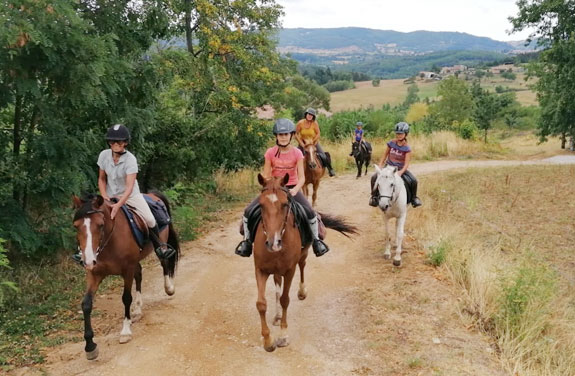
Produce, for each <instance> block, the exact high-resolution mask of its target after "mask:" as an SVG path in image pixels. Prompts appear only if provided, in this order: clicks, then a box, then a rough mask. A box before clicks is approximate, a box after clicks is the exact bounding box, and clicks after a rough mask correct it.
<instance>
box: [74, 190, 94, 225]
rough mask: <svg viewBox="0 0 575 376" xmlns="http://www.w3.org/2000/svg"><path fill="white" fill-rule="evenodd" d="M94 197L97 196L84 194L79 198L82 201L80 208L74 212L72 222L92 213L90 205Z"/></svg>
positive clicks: (91, 205) (92, 208)
mask: <svg viewBox="0 0 575 376" xmlns="http://www.w3.org/2000/svg"><path fill="white" fill-rule="evenodd" d="M96 197H98V196H97V195H95V194H93V193H84V194H83V195H82V197H81V198H80V201H82V206H80V207H79V208H78V210H76V213H75V214H74V221H77V220H78V219H81V218H84V217H86V216H87V215H88V214H90V212H93V211H94V206H93V204H92V203H93V202H94V199H95V198H96Z"/></svg>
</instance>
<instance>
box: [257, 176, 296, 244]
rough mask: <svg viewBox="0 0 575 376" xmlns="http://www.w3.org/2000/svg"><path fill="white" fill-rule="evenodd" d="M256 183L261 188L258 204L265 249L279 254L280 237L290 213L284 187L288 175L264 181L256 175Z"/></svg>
mask: <svg viewBox="0 0 575 376" xmlns="http://www.w3.org/2000/svg"><path fill="white" fill-rule="evenodd" d="M258 181H259V183H260V184H261V186H262V191H261V194H260V197H259V203H260V205H261V209H262V220H261V224H262V230H263V233H264V236H265V237H266V248H267V250H268V251H270V252H279V251H281V250H282V237H283V235H284V232H285V230H286V226H287V221H288V216H289V213H290V204H289V199H288V195H289V192H288V189H287V188H286V187H285V185H286V184H287V182H288V181H289V175H288V174H285V175H284V176H283V178H279V177H275V178H271V179H268V180H266V179H264V177H263V176H262V175H261V174H258Z"/></svg>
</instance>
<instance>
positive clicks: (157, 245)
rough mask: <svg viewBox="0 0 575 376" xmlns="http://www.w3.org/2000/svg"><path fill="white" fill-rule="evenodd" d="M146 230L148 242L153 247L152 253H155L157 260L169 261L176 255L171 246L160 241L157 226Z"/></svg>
mask: <svg viewBox="0 0 575 376" xmlns="http://www.w3.org/2000/svg"><path fill="white" fill-rule="evenodd" d="M148 230H149V237H150V240H151V242H152V244H153V245H154V252H156V255H157V256H158V258H159V259H169V258H170V257H172V256H173V255H174V254H175V253H176V250H175V249H174V248H172V246H170V245H169V244H168V243H162V241H161V240H160V229H159V228H158V225H157V224H156V225H155V226H154V227H149V228H148Z"/></svg>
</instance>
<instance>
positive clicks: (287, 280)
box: [276, 265, 295, 347]
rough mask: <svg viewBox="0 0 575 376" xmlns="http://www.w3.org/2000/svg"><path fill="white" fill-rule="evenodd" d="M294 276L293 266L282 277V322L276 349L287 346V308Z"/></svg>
mask: <svg viewBox="0 0 575 376" xmlns="http://www.w3.org/2000/svg"><path fill="white" fill-rule="evenodd" d="M294 274H295V265H294V267H293V268H292V269H291V270H289V271H288V272H287V274H286V275H285V277H284V291H283V294H282V296H281V298H280V303H281V305H282V322H281V329H280V336H279V338H278V340H277V341H276V344H277V346H278V347H286V346H287V345H289V339H288V334H287V309H288V306H289V289H290V287H291V282H292V281H293V276H294Z"/></svg>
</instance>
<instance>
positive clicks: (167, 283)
mask: <svg viewBox="0 0 575 376" xmlns="http://www.w3.org/2000/svg"><path fill="white" fill-rule="evenodd" d="M164 291H165V292H166V294H168V295H170V296H172V295H174V293H175V292H176V287H175V286H174V279H173V278H172V277H170V276H168V275H165V276H164Z"/></svg>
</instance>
